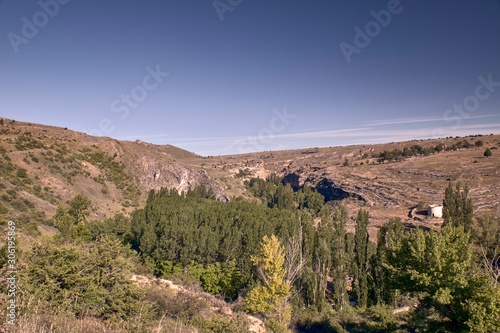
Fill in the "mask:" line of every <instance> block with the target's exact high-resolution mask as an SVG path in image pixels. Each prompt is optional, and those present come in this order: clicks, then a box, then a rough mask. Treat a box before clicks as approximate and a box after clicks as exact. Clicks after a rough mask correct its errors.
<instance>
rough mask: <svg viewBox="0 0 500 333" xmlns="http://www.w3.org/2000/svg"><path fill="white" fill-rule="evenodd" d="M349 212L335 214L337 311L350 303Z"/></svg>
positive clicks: (333, 242) (344, 209)
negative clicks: (348, 282)
mask: <svg viewBox="0 0 500 333" xmlns="http://www.w3.org/2000/svg"><path fill="white" fill-rule="evenodd" d="M346 223H347V210H346V208H345V207H342V208H341V209H340V210H337V211H336V212H335V216H334V218H333V227H334V228H335V229H334V235H333V241H332V257H333V258H332V259H333V271H332V276H333V284H334V296H333V301H334V303H335V308H336V309H337V310H342V309H344V308H345V307H346V306H347V304H348V303H349V297H348V295H347V273H348V263H349V262H348V255H347V253H346V229H345V225H346Z"/></svg>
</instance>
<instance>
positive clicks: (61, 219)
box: [54, 206, 76, 238]
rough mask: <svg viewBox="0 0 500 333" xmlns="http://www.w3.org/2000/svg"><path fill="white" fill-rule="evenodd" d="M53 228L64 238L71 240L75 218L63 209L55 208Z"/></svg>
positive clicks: (61, 207) (60, 207)
mask: <svg viewBox="0 0 500 333" xmlns="http://www.w3.org/2000/svg"><path fill="white" fill-rule="evenodd" d="M54 221H55V223H54V224H55V226H56V228H57V229H59V231H60V232H61V235H62V236H63V237H64V238H72V237H73V231H74V226H75V222H76V220H75V218H74V217H73V216H70V215H69V214H68V211H67V210H66V209H65V208H64V207H63V206H59V207H57V211H56V215H55V216H54Z"/></svg>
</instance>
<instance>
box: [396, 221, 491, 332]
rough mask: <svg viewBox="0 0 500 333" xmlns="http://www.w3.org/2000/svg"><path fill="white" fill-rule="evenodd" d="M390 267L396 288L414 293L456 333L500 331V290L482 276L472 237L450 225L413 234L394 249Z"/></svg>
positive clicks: (422, 305)
mask: <svg viewBox="0 0 500 333" xmlns="http://www.w3.org/2000/svg"><path fill="white" fill-rule="evenodd" d="M389 251H390V252H391V253H390V255H389V256H388V259H389V260H388V264H387V265H386V267H387V269H388V271H389V274H390V280H391V283H392V285H393V287H394V288H397V289H399V290H402V291H405V292H408V293H412V294H413V295H415V296H416V297H417V298H418V299H419V304H420V305H419V307H420V308H427V309H433V310H435V311H437V313H439V314H440V315H441V317H442V320H441V324H442V326H448V327H449V328H450V329H452V331H453V332H465V331H471V332H488V331H495V332H496V331H498V330H499V329H500V321H499V320H498V318H500V289H499V288H494V287H493V285H492V284H491V280H489V279H488V278H487V277H486V276H484V275H481V274H477V272H475V267H474V265H473V262H472V245H471V244H470V243H469V233H468V232H465V231H464V229H463V227H454V226H453V225H447V226H445V227H443V228H442V229H441V232H440V233H437V232H436V231H433V230H430V231H423V230H422V229H417V231H414V232H411V233H408V234H407V235H405V236H404V237H403V238H402V239H401V240H400V241H399V242H397V243H394V244H392V245H391V246H390V247H389Z"/></svg>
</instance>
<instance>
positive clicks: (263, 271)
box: [246, 235, 292, 328]
mask: <svg viewBox="0 0 500 333" xmlns="http://www.w3.org/2000/svg"><path fill="white" fill-rule="evenodd" d="M252 262H253V264H254V265H256V266H257V272H258V274H259V277H260V279H261V280H262V281H261V282H260V283H259V284H258V285H257V286H256V287H254V288H253V289H252V290H250V292H249V293H248V296H247V299H246V303H247V309H248V311H250V312H252V313H262V314H264V315H265V316H266V318H268V319H272V320H273V321H277V322H278V323H279V324H280V325H281V326H283V328H286V327H287V326H288V325H289V324H290V320H291V317H292V310H291V306H290V304H289V298H290V290H291V285H290V281H288V280H286V278H285V276H286V269H285V268H284V267H283V265H284V263H285V254H284V250H283V247H282V246H281V245H280V242H279V241H278V239H277V238H276V236H274V235H272V236H271V238H269V237H267V236H264V238H263V239H262V242H261V243H260V254H259V255H258V256H255V257H254V256H252Z"/></svg>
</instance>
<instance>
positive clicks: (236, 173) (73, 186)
mask: <svg viewBox="0 0 500 333" xmlns="http://www.w3.org/2000/svg"><path fill="white" fill-rule="evenodd" d="M0 133H1V137H0V138H1V141H0V145H1V147H2V157H1V161H2V162H1V163H2V164H1V170H2V173H1V180H0V186H1V189H0V191H1V192H2V193H1V195H2V202H3V205H4V206H5V207H6V208H7V209H8V212H7V215H8V216H10V217H11V218H15V217H19V216H24V217H27V216H29V215H30V214H31V215H38V216H43V217H44V218H50V217H51V216H53V215H54V214H55V212H56V208H57V206H58V205H60V204H64V203H65V202H66V201H67V200H69V199H70V198H71V197H73V196H74V195H76V194H78V193H83V194H85V195H87V196H88V197H90V198H91V199H92V201H93V202H92V206H91V209H92V215H91V218H104V217H110V216H112V215H114V214H116V213H120V212H123V213H129V212H131V211H132V210H133V209H134V208H135V207H138V206H139V205H140V204H142V203H143V202H144V201H145V199H146V198H147V195H148V192H149V191H150V190H158V189H160V188H161V187H167V188H176V189H178V190H179V191H187V190H188V189H193V188H195V187H197V186H199V185H205V186H206V187H208V188H211V189H212V190H213V192H214V193H215V195H216V197H217V199H218V200H222V201H228V200H231V198H232V197H234V196H239V195H241V196H244V197H249V196H250V194H249V193H247V191H246V190H245V187H244V184H243V182H244V181H245V180H246V179H249V178H251V177H260V178H266V177H267V176H269V175H270V174H272V173H275V174H277V175H278V176H284V177H285V181H286V182H288V183H290V184H291V185H292V186H293V187H295V188H298V187H300V186H302V185H304V184H305V185H308V186H310V187H313V188H316V189H317V190H318V191H319V192H320V193H322V194H323V195H325V197H326V199H327V200H328V201H329V204H330V205H345V206H346V207H347V208H348V211H349V215H350V217H351V219H352V220H353V219H354V217H355V214H356V213H357V210H358V209H359V208H360V207H363V208H366V209H368V210H369V212H370V217H371V219H370V236H371V237H373V236H374V231H375V229H376V228H377V227H378V226H380V225H381V224H383V223H385V222H387V221H388V220H389V219H390V218H392V217H400V218H401V219H402V220H403V222H404V223H405V224H407V225H408V226H409V227H411V226H416V225H424V226H427V227H432V226H439V224H440V223H441V222H442V221H441V220H440V219H436V218H432V219H431V218H428V216H426V215H425V214H424V213H423V210H425V208H426V207H427V205H430V204H440V203H442V200H443V196H444V190H445V188H446V187H447V186H448V183H449V182H454V183H456V182H461V183H462V184H467V186H468V187H469V189H470V197H471V198H472V199H473V204H474V209H475V212H476V213H482V212H487V211H491V212H495V213H497V214H498V213H500V153H498V150H496V149H497V148H498V147H500V135H487V136H471V137H466V138H459V137H457V138H445V139H433V140H414V141H409V142H398V143H388V144H378V145H359V146H345V147H330V148H311V149H301V150H289V151H272V152H262V153H250V154H241V155H229V156H210V157H203V156H199V155H196V154H194V153H190V152H188V151H186V150H183V149H180V148H177V147H174V146H171V145H154V144H150V143H146V142H142V141H139V140H138V141H135V142H131V141H118V140H114V139H111V138H107V137H93V136H89V135H86V134H84V133H80V132H74V131H72V130H69V129H64V128H58V127H53V126H46V125H39V124H31V123H24V122H18V121H14V120H9V119H3V120H2V122H1V124H0ZM464 140H465V141H466V142H467V144H465V146H466V147H467V146H469V145H470V147H469V148H465V147H464V142H465V141H464ZM478 141H481V142H482V145H481V144H476V142H478ZM438 145H441V147H442V149H440V150H441V151H440V152H437V151H432V153H429V152H427V154H416V155H414V156H411V157H399V158H396V159H394V160H392V161H388V160H385V161H382V160H381V159H380V156H379V155H380V153H382V152H384V151H393V150H395V149H396V150H400V151H403V150H404V149H405V148H411V147H414V146H420V147H422V148H432V147H436V146H438ZM487 147H489V148H490V149H491V151H492V156H490V157H485V156H484V155H483V153H484V151H485V149H486V148H487ZM23 169H24V170H26V172H25V174H24V173H23V171H19V170H23ZM240 170H241V171H240ZM418 205H420V207H422V208H423V209H418V210H417V211H416V214H415V215H414V218H411V217H410V211H411V210H412V209H413V208H415V207H417V206H418ZM353 227H354V222H353V223H352V224H349V225H348V229H353Z"/></svg>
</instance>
